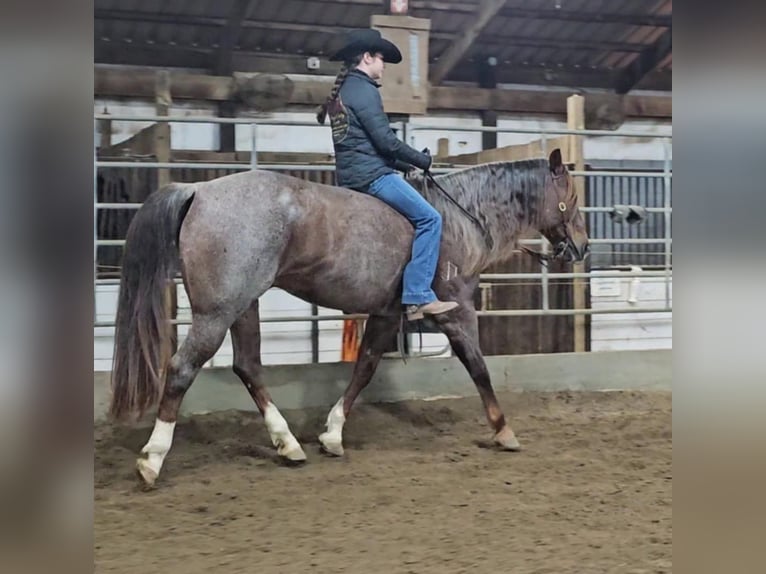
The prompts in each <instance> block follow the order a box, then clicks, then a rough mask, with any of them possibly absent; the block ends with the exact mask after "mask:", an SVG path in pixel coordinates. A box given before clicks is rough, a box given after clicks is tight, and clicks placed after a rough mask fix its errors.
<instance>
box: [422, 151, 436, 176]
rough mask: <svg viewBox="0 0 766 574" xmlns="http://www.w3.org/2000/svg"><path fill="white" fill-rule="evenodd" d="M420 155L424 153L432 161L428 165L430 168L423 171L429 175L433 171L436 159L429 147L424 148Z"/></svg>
mask: <svg viewBox="0 0 766 574" xmlns="http://www.w3.org/2000/svg"><path fill="white" fill-rule="evenodd" d="M420 153H424V154H426V155H427V156H428V158H429V159H430V160H431V161H430V163H429V164H428V167H427V168H425V169H424V170H423V173H428V172H429V171H431V166H433V164H434V158H433V157H431V150H429V149H428V148H427V147H424V148H423V149H422V150H420Z"/></svg>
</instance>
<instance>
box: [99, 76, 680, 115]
mask: <svg viewBox="0 0 766 574" xmlns="http://www.w3.org/2000/svg"><path fill="white" fill-rule="evenodd" d="M170 78H171V85H170V92H171V96H172V97H173V99H190V100H201V101H222V100H228V99H232V98H234V97H235V89H234V84H235V82H234V79H233V78H231V77H223V76H210V75H205V74H190V73H180V72H179V73H171V74H170ZM331 79H332V78H330V77H329V76H328V77H327V79H326V81H323V80H319V79H306V80H302V79H301V80H299V79H295V80H294V84H295V89H294V90H293V94H292V96H291V97H290V102H289V103H290V104H295V105H317V104H319V103H321V102H323V101H324V99H325V98H326V97H327V93H328V91H329V89H330V87H331V83H329V81H330V80H331ZM94 95H95V96H97V97H125V98H145V99H154V71H152V70H130V71H124V70H114V69H105V68H98V67H97V68H96V70H95V76H94ZM587 97H588V101H589V103H591V102H592V103H593V104H594V105H598V103H599V101H604V100H607V99H609V98H610V96H609V95H601V94H588V95H587ZM611 97H613V96H611ZM623 106H624V110H625V116H626V117H635V118H664V119H669V118H672V117H673V96H672V94H668V95H667V96H654V95H651V96H649V95H647V96H636V95H626V96H624V98H623ZM428 110H429V111H433V112H438V111H482V110H494V111H496V112H508V113H525V114H553V115H557V116H561V117H564V116H565V115H566V112H567V106H566V93H562V92H546V91H540V90H505V89H494V90H493V89H485V88H474V87H455V86H449V87H445V86H435V87H431V88H430V89H429V91H428Z"/></svg>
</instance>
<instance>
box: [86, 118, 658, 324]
mask: <svg viewBox="0 0 766 574" xmlns="http://www.w3.org/2000/svg"><path fill="white" fill-rule="evenodd" d="M94 120H95V121H96V122H97V121H99V120H112V121H135V122H169V123H206V124H238V125H249V126H250V130H251V131H250V141H251V153H250V162H249V163H243V162H189V161H183V162H157V161H129V160H98V159H97V154H96V150H95V149H94V220H95V219H97V214H98V212H99V211H100V210H119V209H133V210H135V209H139V208H140V207H141V205H142V204H141V203H107V202H103V203H99V202H98V201H97V192H96V189H95V188H96V187H97V179H96V178H97V170H98V168H102V167H103V168H109V167H115V168H116V167H120V168H131V169H227V170H243V171H246V170H251V169H263V170H279V171H284V170H296V171H334V169H335V166H334V165H326V164H300V165H298V164H262V165H258V161H257V149H258V147H257V128H258V126H259V125H260V126H271V125H276V126H284V127H312V128H318V129H325V130H327V129H329V126H325V125H320V124H318V123H314V122H303V121H286V120H273V119H262V118H257V119H255V118H222V117H215V116H154V115H141V116H131V115H119V114H118V115H112V114H95V115H94ZM412 131H439V132H497V133H519V134H533V135H540V136H541V138H542V144H543V146H544V145H545V139H546V136H550V135H576V136H592V137H597V136H600V137H631V138H648V139H660V140H662V142H663V150H664V161H663V170H662V171H661V172H651V171H617V172H615V171H606V170H600V171H599V170H594V171H577V170H572V171H570V174H572V175H573V176H575V177H586V178H587V177H599V176H613V175H619V176H620V177H628V178H630V177H652V178H662V179H663V185H664V205H663V207H652V208H646V211H647V212H648V213H662V214H664V217H665V223H666V224H665V234H664V235H665V236H664V237H662V238H640V239H639V238H609V239H603V238H593V239H591V243H592V244H594V245H598V244H633V245H640V244H664V246H665V268H664V270H663V271H642V272H631V271H628V272H623V271H606V272H605V271H599V272H597V273H552V272H549V271H548V270H547V268H546V267H544V266H543V267H542V270H541V272H540V273H495V274H481V275H480V280H482V281H520V280H537V279H539V280H540V282H541V288H542V306H541V308H540V309H515V310H510V309H509V310H490V311H487V310H484V311H478V315H479V316H503V317H523V316H539V315H542V316H546V315H602V314H615V313H617V314H628V313H662V312H672V306H671V304H670V282H671V279H672V269H671V265H670V262H671V245H672V238H671V231H670V229H671V226H670V221H671V214H672V207H671V199H670V193H671V188H670V181H671V178H672V170H671V160H670V152H671V145H672V144H671V140H672V133H668V134H649V133H644V132H632V131H616V132H615V131H602V130H572V129H541V128H507V127H496V126H449V125H443V126H438V125H410V124H404V123H403V124H402V130H401V134H402V137H403V138H406V135H407V133H408V132H412ZM462 167H467V166H458V167H453V168H434V169H433V170H432V171H433V172H434V173H449V172H452V171H455V170H456V169H462ZM611 210H612V208H610V207H605V206H589V207H583V208H582V211H583V212H586V213H588V212H610V211H611ZM96 225H97V222H96V221H94V280H95V284H96V285H98V284H116V283H118V280H115V279H98V274H97V271H98V268H97V265H98V258H97V250H98V247H99V246H122V245H124V243H125V240H124V239H99V238H98V230H97V227H96ZM520 243H521V244H523V245H540V246H542V248H543V249H546V248H547V241H546V240H543V239H531V240H523V241H521V242H520ZM660 277H661V278H664V279H665V304H664V305H663V306H661V307H656V308H639V309H635V308H633V309H630V308H615V309H550V308H549V301H548V286H549V281H550V280H551V279H593V278H660ZM94 287H95V286H94ZM94 297H95V293H94ZM366 317H367V316H366V315H363V314H361V315H360V314H334V315H307V316H302V317H292V316H276V317H266V318H261V321H262V322H274V323H278V322H307V321H310V322H317V321H337V320H342V319H364V318H366ZM173 323H175V324H179V325H180V324H189V323H190V321H188V320H184V319H176V320H174V321H173ZM94 326H95V327H111V326H114V322H113V321H96V320H95V317H94Z"/></svg>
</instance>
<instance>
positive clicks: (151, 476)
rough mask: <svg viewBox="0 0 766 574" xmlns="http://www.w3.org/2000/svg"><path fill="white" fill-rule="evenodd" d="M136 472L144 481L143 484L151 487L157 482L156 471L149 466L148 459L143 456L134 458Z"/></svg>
mask: <svg viewBox="0 0 766 574" xmlns="http://www.w3.org/2000/svg"><path fill="white" fill-rule="evenodd" d="M136 472H137V473H138V476H139V478H140V479H141V480H142V482H143V483H144V486H146V487H148V488H152V487H153V486H154V483H155V482H157V477H158V476H159V475H158V474H157V471H155V470H154V469H153V468H151V467H150V466H149V461H148V460H146V459H144V458H139V459H138V460H136Z"/></svg>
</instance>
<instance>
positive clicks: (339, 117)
mask: <svg viewBox="0 0 766 574" xmlns="http://www.w3.org/2000/svg"><path fill="white" fill-rule="evenodd" d="M330 60H332V61H342V62H343V66H342V67H341V70H340V72H339V73H338V76H337V77H336V79H335V85H334V86H333V89H332V91H331V93H330V95H329V97H328V98H327V101H326V102H325V103H324V104H323V105H322V106H321V107H320V109H319V112H318V113H317V120H318V121H319V123H320V124H323V123H324V122H325V118H326V117H327V115H329V116H330V123H331V125H332V137H333V145H334V148H335V160H336V173H337V177H338V185H341V186H343V187H347V188H350V189H354V190H356V191H360V192H363V193H367V194H369V195H372V196H373V197H377V198H378V199H380V200H381V201H383V202H385V203H387V204H388V205H390V206H391V207H393V208H394V209H395V210H397V211H398V212H399V213H401V214H402V215H404V216H405V217H406V218H407V219H408V220H409V222H410V223H411V224H412V225H413V226H414V227H415V238H414V241H413V245H412V256H411V259H410V260H409V262H408V263H407V266H406V267H405V268H404V277H403V292H402V304H403V305H404V306H405V307H406V312H407V316H408V318H409V319H418V318H421V317H422V316H423V315H424V314H426V315H436V314H439V313H444V312H446V311H449V310H451V309H454V308H455V307H457V306H458V303H456V302H454V301H440V300H439V299H438V298H437V297H436V294H435V293H434V291H433V290H432V285H431V284H432V282H433V279H434V274H435V272H436V264H437V261H438V259H439V248H440V243H441V231H442V219H441V215H440V214H439V212H438V211H436V210H435V209H434V208H433V207H432V206H431V205H430V204H429V203H428V202H427V201H426V200H425V199H424V198H423V196H421V195H420V194H419V193H418V192H417V191H416V190H415V189H414V188H413V187H412V186H411V185H410V184H409V183H407V182H406V181H405V180H404V179H403V178H402V177H401V176H399V175H398V174H397V173H396V170H399V171H404V172H407V171H409V170H410V169H412V166H416V167H418V168H420V169H423V170H428V169H429V168H430V167H431V163H432V159H431V156H430V155H429V154H428V153H427V150H423V151H422V152H419V151H417V150H416V149H414V148H412V147H410V146H408V145H407V144H406V143H404V142H402V141H401V140H399V139H397V137H396V136H395V135H394V133H393V130H392V129H391V127H390V125H389V121H388V117H387V116H386V114H385V112H384V111H383V102H382V99H381V97H380V93H379V92H378V89H379V88H380V84H378V83H377V81H376V80H379V79H380V78H381V77H382V75H383V68H384V67H385V63H386V62H389V63H392V64H397V63H399V62H401V61H402V55H401V53H400V52H399V49H398V48H397V47H396V46H395V45H394V44H393V43H391V42H389V41H388V40H385V39H384V38H383V37H382V36H381V34H380V32H379V31H377V30H374V29H363V30H355V31H353V32H351V34H349V37H348V40H347V42H346V45H345V46H344V47H343V48H342V49H340V50H339V51H338V52H337V53H336V54H335V55H334V56H332V57H331V58H330Z"/></svg>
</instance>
